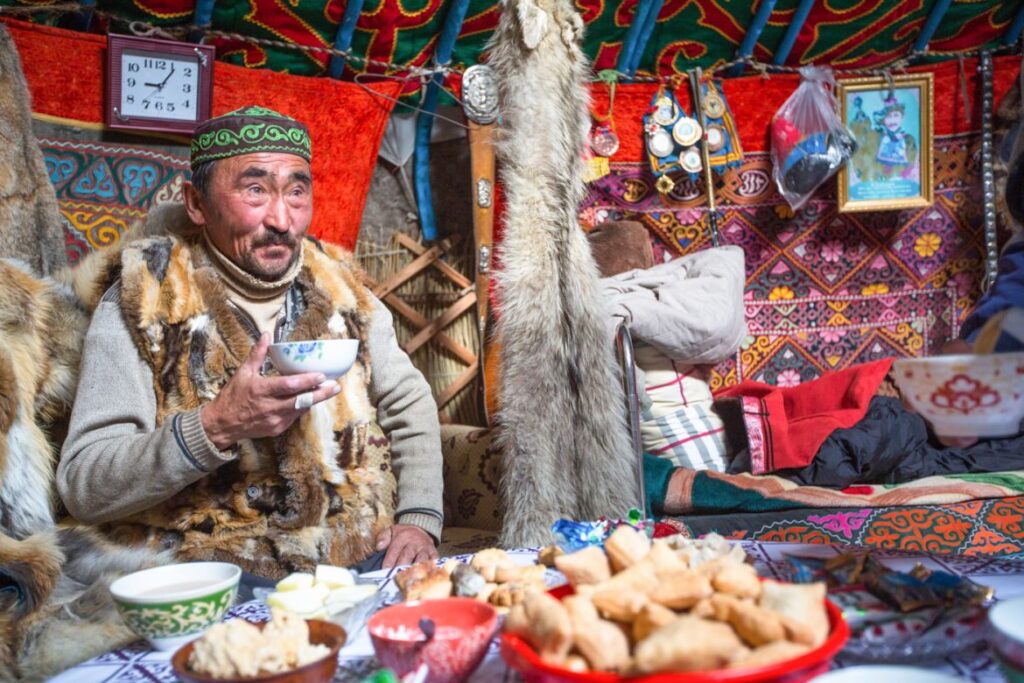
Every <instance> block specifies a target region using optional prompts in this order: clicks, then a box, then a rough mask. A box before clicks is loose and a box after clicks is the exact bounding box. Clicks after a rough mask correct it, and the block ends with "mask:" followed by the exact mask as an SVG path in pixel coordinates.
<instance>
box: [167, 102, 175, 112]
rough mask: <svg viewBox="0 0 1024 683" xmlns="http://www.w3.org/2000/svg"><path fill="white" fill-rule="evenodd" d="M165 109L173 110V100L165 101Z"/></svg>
mask: <svg viewBox="0 0 1024 683" xmlns="http://www.w3.org/2000/svg"><path fill="white" fill-rule="evenodd" d="M167 111H174V102H168V103H167Z"/></svg>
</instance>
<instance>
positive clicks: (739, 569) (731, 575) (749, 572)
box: [711, 562, 761, 598]
mask: <svg viewBox="0 0 1024 683" xmlns="http://www.w3.org/2000/svg"><path fill="white" fill-rule="evenodd" d="M711 585H712V586H714V588H715V590H716V591H718V592H720V593H726V594H727V595H734V596H736V597H737V598H757V597H758V596H759V595H761V581H760V580H759V579H758V578H757V570H756V569H754V567H753V566H752V565H749V564H746V563H742V564H741V563H736V562H728V563H726V564H724V565H723V566H722V568H721V569H719V570H718V572H716V573H715V575H714V576H713V577H712V579H711Z"/></svg>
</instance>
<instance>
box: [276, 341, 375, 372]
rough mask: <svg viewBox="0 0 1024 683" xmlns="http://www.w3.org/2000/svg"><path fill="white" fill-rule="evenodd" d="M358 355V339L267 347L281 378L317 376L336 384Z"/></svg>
mask: <svg viewBox="0 0 1024 683" xmlns="http://www.w3.org/2000/svg"><path fill="white" fill-rule="evenodd" d="M358 352H359V340H358V339H316V340H313V341H292V342H279V343H277V344H271V345H270V360H271V361H272V362H273V363H274V367H275V368H277V371H278V372H280V373H281V374H282V375H297V374H300V373H303V372H319V373H322V374H324V375H325V376H326V377H327V379H328V380H330V381H337V379H338V378H339V377H341V376H342V375H344V374H345V373H346V372H348V371H349V368H351V367H352V364H353V363H354V362H355V361H356V354H357V353H358Z"/></svg>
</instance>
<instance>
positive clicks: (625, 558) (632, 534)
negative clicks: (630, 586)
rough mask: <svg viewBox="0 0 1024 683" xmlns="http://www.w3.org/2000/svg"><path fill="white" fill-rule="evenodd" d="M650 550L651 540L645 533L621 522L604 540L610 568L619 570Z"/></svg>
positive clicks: (642, 556)
mask: <svg viewBox="0 0 1024 683" xmlns="http://www.w3.org/2000/svg"><path fill="white" fill-rule="evenodd" d="M650 550H651V541H650V539H649V538H647V536H646V535H644V534H642V533H640V532H639V531H637V530H636V529H634V528H633V527H631V526H628V525H626V524H623V525H621V526H619V527H618V528H616V529H615V531H613V532H612V534H611V536H609V537H608V538H607V539H606V540H605V542H604V551H605V552H606V553H608V559H609V560H610V561H611V565H612V570H613V571H615V572H621V571H622V570H623V569H626V568H628V567H632V566H633V565H634V564H636V563H637V562H639V561H640V560H642V559H644V558H645V557H646V556H647V553H648V552H650Z"/></svg>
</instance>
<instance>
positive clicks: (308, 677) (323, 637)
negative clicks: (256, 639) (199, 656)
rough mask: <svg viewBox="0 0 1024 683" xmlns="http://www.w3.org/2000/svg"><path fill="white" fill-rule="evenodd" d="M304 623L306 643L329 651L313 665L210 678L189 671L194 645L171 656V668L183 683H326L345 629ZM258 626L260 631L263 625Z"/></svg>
mask: <svg viewBox="0 0 1024 683" xmlns="http://www.w3.org/2000/svg"><path fill="white" fill-rule="evenodd" d="M306 624H307V625H309V642H310V643H312V644H313V645H326V646H327V647H329V648H331V652H330V654H328V655H326V656H325V657H323V658H321V659H318V660H316V661H315V662H310V663H309V664H306V665H305V666H300V667H297V668H295V669H292V670H291V671H282V672H281V673H276V674H266V675H263V676H255V677H251V676H250V677H244V678H243V677H235V678H213V677H210V676H204V675H202V674H197V673H195V672H194V671H192V670H191V669H189V668H188V658H189V657H190V656H191V655H192V649H193V648H194V647H195V643H194V642H193V643H189V644H188V645H186V646H185V647H183V648H181V649H180V650H178V651H177V652H175V653H174V657H172V658H171V666H172V667H173V668H174V673H175V674H176V675H177V676H178V678H180V679H181V680H182V681H185V683H328V682H329V681H330V680H331V679H333V678H334V672H335V671H337V670H338V651H339V650H340V649H341V648H342V646H343V645H344V644H345V640H346V639H347V638H348V636H347V634H346V633H345V629H343V628H342V627H340V626H338V625H337V624H332V623H331V622H329V621H320V620H318V619H310V620H308V621H306ZM257 625H258V626H259V627H260V628H263V624H257Z"/></svg>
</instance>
